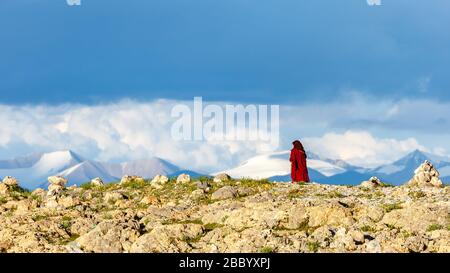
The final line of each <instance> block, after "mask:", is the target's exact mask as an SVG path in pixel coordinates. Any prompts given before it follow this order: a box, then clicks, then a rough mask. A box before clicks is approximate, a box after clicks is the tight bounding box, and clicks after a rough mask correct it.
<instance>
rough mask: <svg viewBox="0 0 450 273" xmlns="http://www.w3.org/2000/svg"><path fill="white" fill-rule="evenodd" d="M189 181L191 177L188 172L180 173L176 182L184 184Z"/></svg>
mask: <svg viewBox="0 0 450 273" xmlns="http://www.w3.org/2000/svg"><path fill="white" fill-rule="evenodd" d="M189 182H191V177H190V176H189V174H185V173H182V174H180V175H179V176H178V177H177V183H182V184H185V183H189Z"/></svg>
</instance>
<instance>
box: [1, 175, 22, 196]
mask: <svg viewBox="0 0 450 273" xmlns="http://www.w3.org/2000/svg"><path fill="white" fill-rule="evenodd" d="M18 185H19V182H18V181H17V179H15V178H14V177H12V176H6V177H5V178H3V181H2V183H0V194H1V195H5V194H7V193H8V192H9V191H10V190H11V189H12V188H13V187H17V186H18Z"/></svg>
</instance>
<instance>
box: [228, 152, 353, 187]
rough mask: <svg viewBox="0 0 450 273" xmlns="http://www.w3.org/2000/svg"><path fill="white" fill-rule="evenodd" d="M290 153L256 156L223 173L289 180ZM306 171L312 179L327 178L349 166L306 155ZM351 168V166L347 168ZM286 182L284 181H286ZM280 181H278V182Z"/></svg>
mask: <svg viewBox="0 0 450 273" xmlns="http://www.w3.org/2000/svg"><path fill="white" fill-rule="evenodd" d="M289 155H290V151H282V152H275V153H268V154H263V155H258V156H255V157H252V158H250V159H249V160H247V161H245V162H243V163H242V164H241V165H239V166H237V167H236V168H232V169H229V170H225V171H223V172H225V173H227V174H229V175H230V176H231V177H235V178H242V177H249V178H254V179H262V178H270V179H271V180H275V179H276V178H278V179H282V180H281V181H287V180H290V175H289V174H290V172H291V163H290V162H289ZM307 164H308V169H309V170H310V172H311V173H312V174H313V175H312V177H311V178H312V179H317V178H319V177H320V178H322V177H329V176H333V175H336V174H340V173H344V172H346V171H347V169H345V168H343V167H342V165H344V166H351V165H349V164H347V163H345V162H344V161H340V165H338V164H335V163H333V161H332V160H329V159H322V158H320V157H319V156H317V155H314V154H312V153H308V162H307ZM349 168H353V166H351V167H349ZM285 178H286V179H287V180H286V179H285ZM278 181H280V180H278Z"/></svg>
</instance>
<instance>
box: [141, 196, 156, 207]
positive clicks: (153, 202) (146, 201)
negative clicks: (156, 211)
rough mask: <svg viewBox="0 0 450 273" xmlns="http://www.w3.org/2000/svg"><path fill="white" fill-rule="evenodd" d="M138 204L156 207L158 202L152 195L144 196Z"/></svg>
mask: <svg viewBox="0 0 450 273" xmlns="http://www.w3.org/2000/svg"><path fill="white" fill-rule="evenodd" d="M140 203H141V204H145V205H157V204H158V203H159V200H158V198H156V197H155V196H153V195H146V196H144V197H143V198H142V199H141V201H140Z"/></svg>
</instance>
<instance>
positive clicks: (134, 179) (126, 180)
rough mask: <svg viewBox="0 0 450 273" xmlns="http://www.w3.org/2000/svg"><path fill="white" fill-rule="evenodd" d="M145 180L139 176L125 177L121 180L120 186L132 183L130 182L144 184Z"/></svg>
mask: <svg viewBox="0 0 450 273" xmlns="http://www.w3.org/2000/svg"><path fill="white" fill-rule="evenodd" d="M144 181H145V179H144V178H143V177H141V176H137V175H125V176H123V177H122V179H121V180H120V185H123V184H126V183H130V182H144Z"/></svg>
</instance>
